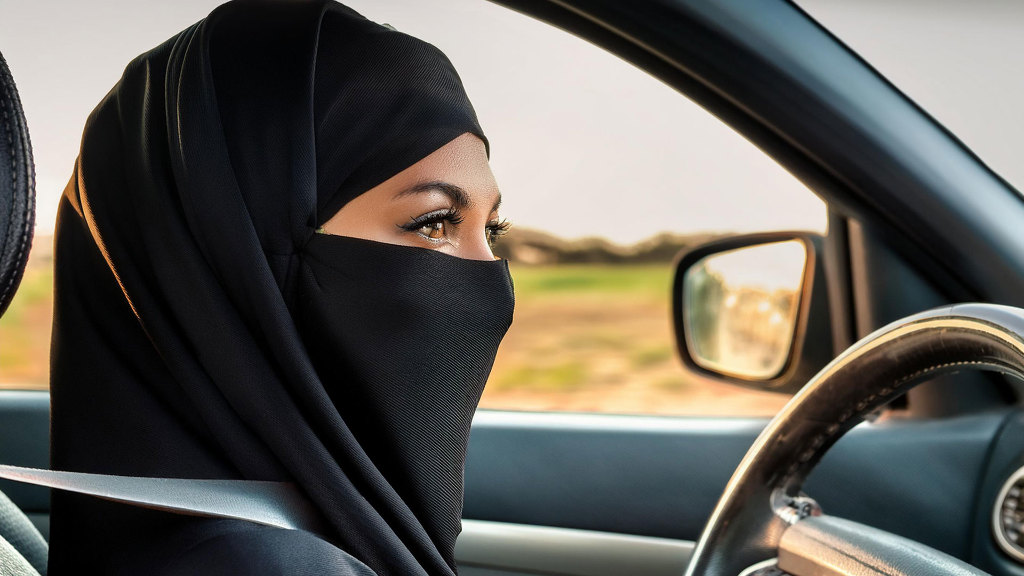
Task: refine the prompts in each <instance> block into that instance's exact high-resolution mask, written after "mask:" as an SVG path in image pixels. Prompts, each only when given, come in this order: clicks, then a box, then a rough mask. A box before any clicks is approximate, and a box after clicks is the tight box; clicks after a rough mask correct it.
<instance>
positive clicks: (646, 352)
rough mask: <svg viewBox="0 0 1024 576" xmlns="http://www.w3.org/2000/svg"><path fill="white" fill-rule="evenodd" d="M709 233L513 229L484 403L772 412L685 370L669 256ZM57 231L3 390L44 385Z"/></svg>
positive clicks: (46, 245)
mask: <svg viewBox="0 0 1024 576" xmlns="http://www.w3.org/2000/svg"><path fill="white" fill-rule="evenodd" d="M711 238H713V236H712V235H708V234H700V235H674V234H659V235H657V236H654V237H652V238H649V239H647V240H644V241H642V242H639V243H636V244H633V245H630V246H621V245H617V244H613V243H611V242H608V241H607V240H603V239H599V238H584V239H578V240H564V239H561V238H558V237H555V236H552V235H550V234H547V233H544V232H540V231H536V230H531V229H526V228H513V229H512V230H511V231H510V232H509V234H508V235H506V236H505V237H504V238H502V239H501V241H500V242H499V244H498V245H497V247H496V250H495V252H496V254H497V255H499V256H501V257H504V258H508V259H509V261H510V269H511V271H512V277H513V281H514V283H515V292H516V311H515V319H514V321H513V324H512V328H511V329H510V330H509V332H508V334H507V336H506V337H505V340H504V341H503V343H502V345H501V349H500V350H499V351H498V357H497V359H496V360H495V365H494V369H493V371H492V373H491V378H490V381H489V383H488V385H487V389H486V390H485V392H484V397H483V401H482V403H481V406H482V407H483V408H492V409H510V410H545V411H551V410H555V411H570V412H613V413H625V414H629V413H635V414H665V415H677V414H679V415H681V414H688V415H771V414H774V413H775V412H776V411H778V409H779V408H781V407H782V405H783V404H784V403H785V402H786V400H788V398H787V397H786V396H783V395H779V394H774V393H768V392H759V391H754V390H746V389H743V388H739V387H735V386H730V385H725V384H718V383H715V382H710V381H707V380H704V379H700V378H699V377H697V376H695V375H692V374H690V373H688V372H687V371H685V370H684V369H683V367H682V364H681V362H680V360H679V358H678V355H677V352H676V344H675V336H674V333H673V328H672V318H671V286H672V273H673V267H672V263H673V260H674V257H675V255H676V254H677V253H678V252H679V251H680V250H681V249H683V248H685V247H687V246H691V245H694V244H697V243H702V242H706V241H707V240H709V239H711ZM51 245H52V239H51V238H50V237H46V236H39V237H37V238H36V240H35V244H34V246H33V251H32V257H31V258H30V261H29V268H28V270H27V271H26V273H25V277H24V279H23V280H22V283H21V287H20V288H19V289H18V294H17V296H16V298H15V300H14V301H13V302H12V304H11V307H10V308H9V309H8V311H7V313H6V314H5V315H4V316H3V318H2V319H0V388H19V389H46V388H47V386H48V379H49V342H50V327H51V322H52V279H53V274H52V250H51Z"/></svg>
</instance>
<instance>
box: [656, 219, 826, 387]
mask: <svg viewBox="0 0 1024 576" xmlns="http://www.w3.org/2000/svg"><path fill="white" fill-rule="evenodd" d="M825 288H826V286H825V272H824V266H823V262H822V238H821V236H819V235H817V234H811V233H805V232H772V233H766V234H750V235H744V236H731V237H727V238H723V239H718V240H715V241H712V242H708V243H706V244H702V245H699V246H696V247H694V248H692V249H688V250H685V251H683V252H682V253H680V255H679V256H678V257H677V261H676V270H675V280H674V282H673V291H672V311H673V324H674V327H675V333H676V343H677V348H678V351H679V355H680V357H681V358H682V361H683V364H684V366H685V368H686V369H687V370H689V371H691V372H693V373H694V374H695V375H698V376H700V377H703V378H710V379H713V380H717V381H722V382H728V383H731V384H738V385H741V386H746V387H751V388H757V389H761V390H774V391H778V392H786V393H792V392H795V391H796V390H799V389H800V387H802V386H803V385H804V384H805V383H806V382H807V381H808V380H809V379H810V378H811V377H812V376H814V374H816V373H817V372H818V371H819V370H820V369H821V368H822V367H824V366H825V364H827V363H828V362H829V360H831V359H832V356H833V346H832V330H831V325H830V323H829V315H828V314H829V307H828V301H827V290H826V289H825Z"/></svg>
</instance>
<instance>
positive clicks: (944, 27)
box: [797, 0, 1024, 190]
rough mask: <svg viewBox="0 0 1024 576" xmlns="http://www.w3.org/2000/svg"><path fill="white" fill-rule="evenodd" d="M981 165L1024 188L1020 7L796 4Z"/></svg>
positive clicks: (989, 0)
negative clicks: (947, 131)
mask: <svg viewBox="0 0 1024 576" xmlns="http://www.w3.org/2000/svg"><path fill="white" fill-rule="evenodd" d="M797 4H799V5H800V7H801V8H803V9H804V10H806V11H807V12H808V13H809V14H810V15H811V16H812V17H813V18H815V19H816V20H818V21H819V22H821V23H822V24H823V25H824V26H825V27H826V28H828V29H829V31H830V32H832V33H833V34H835V35H836V36H837V37H838V38H839V39H840V40H842V41H843V42H845V43H846V44H847V45H848V46H849V47H850V48H852V49H853V50H854V51H855V52H857V53H858V54H860V55H861V56H862V57H864V58H865V59H866V60H867V61H868V62H870V63H871V65H872V66H874V67H875V68H876V69H877V70H878V71H879V72H881V73H882V74H883V75H884V76H885V77H886V78H888V79H889V80H890V81H892V82H893V83H894V84H895V85H896V86H897V87H898V88H899V89H900V90H902V91H903V92H904V93H905V94H907V96H909V97H910V98H911V99H912V100H914V101H915V102H917V103H918V104H919V105H921V107H923V108H924V109H925V110H926V111H927V112H928V113H929V114H931V115H932V116H933V117H934V118H935V119H936V120H938V121H939V122H940V123H942V124H943V125H944V126H945V127H946V128H949V129H950V130H951V131H952V132H953V134H955V135H956V136H957V138H959V139H961V140H962V141H963V142H964V143H965V144H966V145H967V146H968V147H969V148H970V149H971V150H972V151H973V152H974V153H976V154H977V155H978V156H979V157H980V158H981V159H982V160H983V161H984V162H985V163H986V164H988V165H989V167H991V168H992V169H993V170H995V171H996V172H998V173H999V174H1000V175H1001V176H1002V177H1004V178H1006V179H1007V180H1008V181H1009V182H1010V184H1012V185H1014V186H1015V187H1016V188H1017V190H1024V163H1022V162H1021V161H1020V145H1019V141H1020V136H1019V135H1020V134H1021V133H1022V132H1024V114H1021V113H1020V105H1021V104H1020V103H1021V102H1022V101H1024V59H1022V58H1021V56H1020V48H1021V38H1024V3H1021V2H1017V1H1016V0H980V1H977V2H922V1H909V2H886V1H883V0H867V1H862V2H848V1H845V0H797Z"/></svg>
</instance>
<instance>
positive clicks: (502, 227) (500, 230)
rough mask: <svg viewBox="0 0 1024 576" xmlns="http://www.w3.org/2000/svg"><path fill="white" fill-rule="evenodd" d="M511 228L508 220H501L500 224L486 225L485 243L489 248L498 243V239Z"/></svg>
mask: <svg viewBox="0 0 1024 576" xmlns="http://www.w3.org/2000/svg"><path fill="white" fill-rule="evenodd" d="M511 227H512V223H511V222H509V221H508V220H502V221H500V222H490V223H488V224H487V243H488V244H490V245H491V246H494V244H495V243H496V242H497V241H498V239H499V238H501V237H502V236H504V235H505V234H507V233H508V229H509V228H511Z"/></svg>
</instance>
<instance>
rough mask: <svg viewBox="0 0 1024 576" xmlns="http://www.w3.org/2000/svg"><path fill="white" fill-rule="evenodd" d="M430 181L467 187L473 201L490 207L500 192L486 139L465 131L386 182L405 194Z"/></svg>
mask: <svg viewBox="0 0 1024 576" xmlns="http://www.w3.org/2000/svg"><path fill="white" fill-rule="evenodd" d="M427 182H442V183H445V184H451V185H454V186H457V187H458V188H461V189H462V190H463V191H465V193H466V195H467V196H468V197H469V198H468V199H469V201H470V204H473V205H475V204H478V203H479V204H481V205H486V206H487V207H488V208H489V207H490V206H491V205H492V204H494V202H496V201H497V199H498V197H499V196H500V195H499V193H498V184H497V182H496V181H495V179H494V174H493V173H492V172H491V167H490V164H489V163H488V160H487V151H486V148H485V147H484V143H483V141H481V140H480V139H479V138H477V137H476V136H474V135H472V134H463V135H462V136H459V137H458V138H456V139H455V140H452V141H451V142H449V143H448V144H445V145H444V146H442V147H441V148H438V149H437V150H435V151H434V152H432V153H431V154H430V155H428V156H427V157H426V158H423V159H422V160H420V161H419V162H417V163H415V164H413V165H412V166H410V167H409V168H406V169H405V170H403V171H401V172H399V173H398V174H396V175H395V176H394V177H392V178H390V179H389V180H388V181H387V182H385V183H384V184H383V186H384V187H386V188H387V189H388V190H389V191H390V192H392V193H395V194H401V193H402V192H403V191H406V190H408V189H410V188H413V187H416V186H419V185H422V184H424V183H427Z"/></svg>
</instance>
